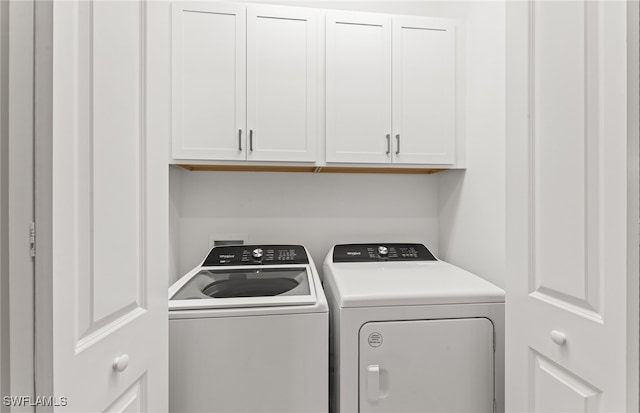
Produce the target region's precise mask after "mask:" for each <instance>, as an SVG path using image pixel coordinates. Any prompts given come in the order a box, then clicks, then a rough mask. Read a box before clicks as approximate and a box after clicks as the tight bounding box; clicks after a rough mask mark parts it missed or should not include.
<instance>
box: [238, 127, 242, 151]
mask: <svg viewBox="0 0 640 413" xmlns="http://www.w3.org/2000/svg"><path fill="white" fill-rule="evenodd" d="M238 150H239V151H242V129H238Z"/></svg>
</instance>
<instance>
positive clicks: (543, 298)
mask: <svg viewBox="0 0 640 413" xmlns="http://www.w3.org/2000/svg"><path fill="white" fill-rule="evenodd" d="M626 7H627V5H626V3H625V2H611V1H604V0H602V1H584V2H583V1H571V2H569V1H567V2H547V1H534V2H529V3H520V2H514V3H508V4H507V272H506V273H507V274H508V277H507V297H506V303H507V304H506V337H507V342H506V365H507V369H506V383H507V385H506V392H505V393H506V411H508V412H624V411H638V410H637V409H638V406H637V398H638V384H637V383H638V382H637V377H638V376H637V375H638V361H637V360H638V359H637V352H638V341H637V326H638V318H637V317H638V304H637V278H638V273H637V263H638V244H637V216H638V215H637V214H638V210H637V187H638V176H637V166H638V165H637V162H638V160H637V142H636V143H635V148H636V149H635V151H636V152H635V153H633V151H632V150H631V149H628V148H627V146H628V142H631V141H632V140H631V139H634V140H636V141H637V135H635V136H632V137H630V138H629V141H628V137H627V10H626ZM636 13H637V9H636ZM636 18H637V15H636ZM629 33H630V36H631V37H629V39H634V38H635V39H636V42H637V26H636V28H635V31H633V30H629ZM636 47H637V43H636ZM636 65H637V62H636ZM636 76H637V72H636ZM629 91H632V89H629ZM632 93H633V95H630V96H635V98H636V99H637V90H635V92H633V91H632ZM627 156H629V160H632V159H633V161H632V162H634V163H630V162H631V161H628V160H627V159H628V158H627ZM634 165H635V166H634ZM634 170H635V174H636V175H635V177H632V178H629V177H631V174H629V175H628V171H634ZM628 188H630V189H628ZM628 190H629V191H630V192H629V193H627V191H628ZM634 193H635V199H634V197H633V196H631V194H634ZM634 203H635V207H631V205H633V204H634ZM628 240H635V241H634V242H630V241H629V244H628ZM634 269H635V270H634ZM634 285H635V286H636V287H635V288H634V287H633V286H634ZM627 326H629V327H627Z"/></svg>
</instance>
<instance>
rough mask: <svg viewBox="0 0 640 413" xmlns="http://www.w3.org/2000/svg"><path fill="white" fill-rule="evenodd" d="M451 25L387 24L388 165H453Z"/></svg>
mask: <svg viewBox="0 0 640 413" xmlns="http://www.w3.org/2000/svg"><path fill="white" fill-rule="evenodd" d="M455 47H456V46H455V24H454V22H452V21H450V20H444V19H432V18H424V17H408V16H406V17H405V16H397V17H394V18H393V162H394V163H400V164H429V163H431V164H451V163H453V162H454V160H455V141H456V137H455V133H456V128H455V126H456V118H455V111H456V108H455V105H456V102H455V97H456V79H455V76H456V70H455V68H456V62H455V58H456V57H455Z"/></svg>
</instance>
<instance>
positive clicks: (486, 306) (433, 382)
mask: <svg viewBox="0 0 640 413" xmlns="http://www.w3.org/2000/svg"><path fill="white" fill-rule="evenodd" d="M323 269H324V271H323V273H324V274H323V276H324V287H325V293H326V294H327V299H328V301H329V308H330V315H331V320H330V325H331V328H330V331H331V333H330V342H331V344H330V351H331V361H330V364H331V374H330V382H331V398H332V411H333V412H341V413H356V412H360V413H373V412H376V413H377V412H388V413H408V412H422V413H429V412H438V413H443V412H452V413H453V412H456V413H460V412H473V413H493V412H504V390H503V389H504V291H503V290H502V289H500V288H498V287H496V286H495V285H493V284H491V283H489V282H487V281H485V280H483V279H482V278H480V277H478V276H476V275H473V274H471V273H469V272H467V271H465V270H463V269H461V268H458V267H456V266H454V265H451V264H448V263H446V262H443V261H440V260H438V259H437V258H436V257H434V256H433V254H431V252H430V251H429V250H428V249H427V248H426V247H425V246H424V245H422V244H398V243H386V244H385V243H382V244H346V245H336V246H334V247H333V248H332V249H331V251H329V254H328V255H327V257H326V259H325V262H324V266H323Z"/></svg>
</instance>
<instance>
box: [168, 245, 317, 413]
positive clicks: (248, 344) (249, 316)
mask: <svg viewBox="0 0 640 413" xmlns="http://www.w3.org/2000/svg"><path fill="white" fill-rule="evenodd" d="M328 334H329V320H328V305H327V300H326V298H325V295H324V293H323V290H322V285H321V283H320V279H319V277H318V273H317V271H316V268H315V266H314V263H313V260H312V259H311V256H310V255H309V254H308V252H307V250H306V249H305V248H304V247H303V246H301V245H250V246H249V245H242V246H224V247H216V248H213V249H212V250H211V252H210V253H209V254H208V256H207V257H206V258H205V260H204V261H203V262H202V263H201V264H200V265H198V266H197V267H196V268H194V269H193V270H192V271H190V272H189V273H187V274H186V275H184V276H183V277H182V278H181V279H179V280H178V281H177V282H176V283H175V284H173V285H172V286H171V287H170V289H169V408H170V411H171V412H174V413H177V412H185V413H186V412H219V413H223V412H224V413H229V412H242V413H252V412H256V413H257V412H265V413H266V412H269V413H274V412H278V413H294V412H295V413H302V412H309V413H319V412H327V411H328V409H329V407H328V406H329V400H328V393H329V388H328V387H329V385H328V381H329V380H328V351H329V350H328V346H329V336H328Z"/></svg>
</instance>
